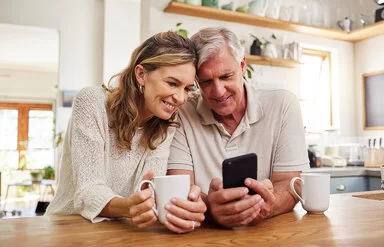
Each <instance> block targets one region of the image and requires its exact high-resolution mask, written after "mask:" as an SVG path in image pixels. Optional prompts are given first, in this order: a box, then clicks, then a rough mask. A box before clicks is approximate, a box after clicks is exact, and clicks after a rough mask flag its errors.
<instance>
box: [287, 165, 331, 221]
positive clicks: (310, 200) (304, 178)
mask: <svg viewBox="0 0 384 247" xmlns="http://www.w3.org/2000/svg"><path fill="white" fill-rule="evenodd" d="M296 180H300V181H301V194H302V197H301V196H300V195H299V194H298V193H297V192H296V190H295V187H294V184H295V181H296ZM290 187H291V191H292V192H293V193H294V194H295V195H296V196H297V198H299V200H300V202H301V204H302V205H303V208H304V209H305V210H306V211H307V212H308V213H311V214H322V213H323V212H324V211H325V210H327V209H328V207H329V191H330V175H329V174H328V173H301V175H300V177H294V178H292V179H291V183H290Z"/></svg>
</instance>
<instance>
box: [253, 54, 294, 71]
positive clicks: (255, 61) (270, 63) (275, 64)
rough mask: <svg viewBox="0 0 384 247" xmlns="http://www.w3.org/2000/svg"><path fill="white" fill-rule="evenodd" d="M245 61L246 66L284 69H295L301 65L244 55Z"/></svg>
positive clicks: (285, 60) (290, 61)
mask: <svg viewBox="0 0 384 247" xmlns="http://www.w3.org/2000/svg"><path fill="white" fill-rule="evenodd" d="M245 58H246V60H247V64H257V65H268V66H273V67H285V68H296V67H298V66H300V65H301V63H299V62H297V61H294V60H288V59H279V58H269V57H262V56H254V55H249V54H247V55H245Z"/></svg>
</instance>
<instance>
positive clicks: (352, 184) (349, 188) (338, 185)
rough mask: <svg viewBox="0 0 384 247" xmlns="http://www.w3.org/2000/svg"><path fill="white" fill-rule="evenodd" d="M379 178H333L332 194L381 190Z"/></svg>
mask: <svg viewBox="0 0 384 247" xmlns="http://www.w3.org/2000/svg"><path fill="white" fill-rule="evenodd" d="M380 185H381V181H380V178H378V177H366V176H360V177H336V178H331V194H339V193H350V192H361V191H370V190H380Z"/></svg>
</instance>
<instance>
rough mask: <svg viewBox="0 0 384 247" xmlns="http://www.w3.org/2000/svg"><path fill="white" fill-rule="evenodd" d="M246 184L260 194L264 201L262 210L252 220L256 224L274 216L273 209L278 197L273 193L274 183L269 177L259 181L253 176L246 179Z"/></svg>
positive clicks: (261, 205) (261, 206)
mask: <svg viewBox="0 0 384 247" xmlns="http://www.w3.org/2000/svg"><path fill="white" fill-rule="evenodd" d="M245 185H246V186H247V187H248V188H250V189H252V190H254V191H255V192H256V193H257V194H259V195H260V196H261V197H262V198H263V199H264V201H263V202H262V203H261V204H260V212H259V214H258V215H257V216H256V217H255V219H254V220H253V221H252V222H253V223H254V224H256V223H258V222H261V221H263V220H264V219H265V218H269V217H271V216H273V209H274V208H275V205H276V197H275V195H274V194H273V191H274V189H273V184H272V182H271V181H270V180H269V179H265V180H263V181H257V180H255V179H252V178H247V179H246V180H245Z"/></svg>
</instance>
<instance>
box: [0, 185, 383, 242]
mask: <svg viewBox="0 0 384 247" xmlns="http://www.w3.org/2000/svg"><path fill="white" fill-rule="evenodd" d="M378 192H379V191H376V192H370V193H378ZM382 193H384V192H382ZM354 194H356V193H354ZM114 245H120V246H121V245H124V246H139V247H141V246H152V247H154V246H173V247H174V246H265V245H270V246H282V245H283V246H366V247H368V246H384V201H379V200H371V199H364V198H357V197H352V195H351V194H335V195H331V203H330V208H329V209H328V210H327V211H326V212H325V214H324V215H310V214H306V212H305V211H304V210H303V209H302V208H301V206H300V204H298V205H297V206H296V207H295V209H294V211H293V212H290V213H287V214H284V215H280V216H278V217H274V218H271V219H268V220H265V221H264V222H262V223H260V224H258V225H256V226H251V227H244V228H238V229H235V230H229V229H218V228H215V227H213V226H210V225H208V224H205V225H204V226H203V227H202V228H200V229H197V230H196V231H194V232H192V233H188V234H174V233H171V232H169V231H167V230H166V229H164V228H163V227H162V226H161V225H156V226H154V227H152V228H150V229H148V230H140V229H138V228H136V227H135V226H134V225H132V224H131V223H130V222H129V220H120V221H109V222H102V223H98V224H92V223H90V222H89V221H87V220H85V219H83V218H82V217H80V216H53V217H52V216H51V217H48V216H40V217H31V218H16V219H1V220H0V246H114Z"/></svg>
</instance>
